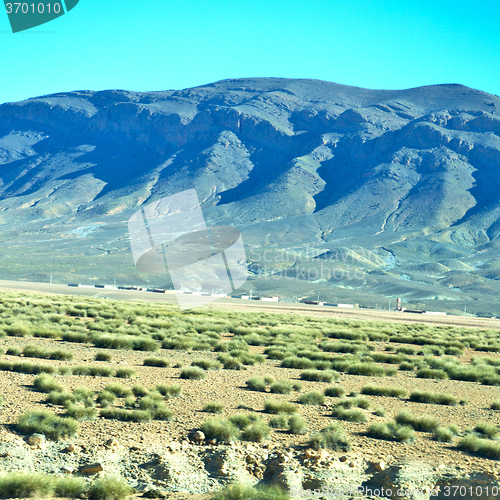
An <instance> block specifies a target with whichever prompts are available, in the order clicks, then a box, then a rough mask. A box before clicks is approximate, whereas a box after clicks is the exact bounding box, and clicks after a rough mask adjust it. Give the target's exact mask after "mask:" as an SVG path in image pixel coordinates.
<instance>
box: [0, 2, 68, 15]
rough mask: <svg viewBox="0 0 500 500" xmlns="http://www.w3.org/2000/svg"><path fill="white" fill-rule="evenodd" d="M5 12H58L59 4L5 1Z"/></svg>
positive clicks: (59, 10) (59, 9)
mask: <svg viewBox="0 0 500 500" xmlns="http://www.w3.org/2000/svg"><path fill="white" fill-rule="evenodd" d="M5 7H6V9H7V14H52V13H54V14H59V13H60V12H61V4H60V3H58V2H54V3H53V4H51V3H38V4H37V3H7V4H5Z"/></svg>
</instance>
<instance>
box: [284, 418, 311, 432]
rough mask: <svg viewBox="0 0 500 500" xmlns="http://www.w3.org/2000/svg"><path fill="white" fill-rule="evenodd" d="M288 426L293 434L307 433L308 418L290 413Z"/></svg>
mask: <svg viewBox="0 0 500 500" xmlns="http://www.w3.org/2000/svg"><path fill="white" fill-rule="evenodd" d="M287 427H288V430H289V431H290V433H291V434H305V433H306V432H307V423H306V420H305V418H304V417H302V416H301V415H297V414H293V415H290V417H289V419H288V425H287Z"/></svg>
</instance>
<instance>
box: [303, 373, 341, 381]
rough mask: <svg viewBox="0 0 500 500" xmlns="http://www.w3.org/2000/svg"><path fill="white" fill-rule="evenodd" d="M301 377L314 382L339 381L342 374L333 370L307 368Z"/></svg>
mask: <svg viewBox="0 0 500 500" xmlns="http://www.w3.org/2000/svg"><path fill="white" fill-rule="evenodd" d="M300 378H301V379H302V380H310V381H312V382H333V381H335V382H337V381H338V380H339V378H340V376H339V374H338V373H337V372H334V371H331V370H324V371H323V370H306V371H303V372H302V373H301V374H300Z"/></svg>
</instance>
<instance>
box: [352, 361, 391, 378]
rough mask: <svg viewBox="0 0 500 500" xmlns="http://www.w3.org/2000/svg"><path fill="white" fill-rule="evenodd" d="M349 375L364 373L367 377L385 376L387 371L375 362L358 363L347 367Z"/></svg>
mask: <svg viewBox="0 0 500 500" xmlns="http://www.w3.org/2000/svg"><path fill="white" fill-rule="evenodd" d="M347 373H348V374H349V375H364V376H365V377H384V376H385V375H386V371H385V370H384V369H383V368H382V367H381V366H377V365H376V364H375V363H356V364H354V365H351V366H349V368H348V369H347Z"/></svg>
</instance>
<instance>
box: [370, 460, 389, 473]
mask: <svg viewBox="0 0 500 500" xmlns="http://www.w3.org/2000/svg"><path fill="white" fill-rule="evenodd" d="M373 467H375V470H378V471H379V472H381V471H383V470H385V469H386V468H387V465H386V463H385V462H384V461H383V460H381V461H380V462H375V463H374V464H373Z"/></svg>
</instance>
